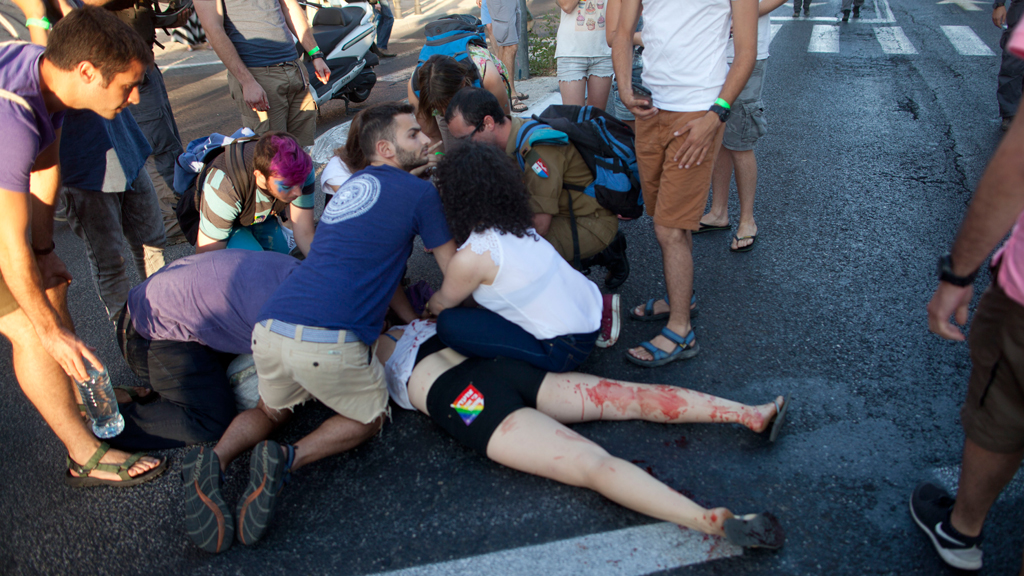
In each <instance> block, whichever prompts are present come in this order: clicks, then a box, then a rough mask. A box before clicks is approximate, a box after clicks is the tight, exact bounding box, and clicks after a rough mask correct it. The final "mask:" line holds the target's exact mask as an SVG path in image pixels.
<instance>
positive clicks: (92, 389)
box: [74, 359, 124, 438]
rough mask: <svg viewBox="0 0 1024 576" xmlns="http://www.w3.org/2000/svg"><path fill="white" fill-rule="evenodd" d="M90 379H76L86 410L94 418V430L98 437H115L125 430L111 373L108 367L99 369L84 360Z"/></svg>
mask: <svg viewBox="0 0 1024 576" xmlns="http://www.w3.org/2000/svg"><path fill="white" fill-rule="evenodd" d="M83 361H84V362H85V368H86V371H87V372H88V373H89V379H88V380H78V379H77V378H76V379H74V380H75V385H77V386H78V393H79V394H81V395H82V404H84V405H85V412H86V414H88V415H89V419H90V420H92V431H93V433H94V434H96V437H97V438H113V437H114V436H117V435H118V434H120V433H121V431H122V430H124V418H123V417H122V416H121V412H120V411H118V409H117V398H116V397H115V396H114V387H113V386H111V385H110V374H108V373H107V369H106V368H104V369H103V370H97V369H96V368H94V367H93V365H92V364H90V363H89V361H88V360H84V359H83Z"/></svg>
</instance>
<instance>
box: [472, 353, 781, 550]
mask: <svg viewBox="0 0 1024 576" xmlns="http://www.w3.org/2000/svg"><path fill="white" fill-rule="evenodd" d="M782 403H783V398H782V397H781V396H780V397H778V398H777V399H776V401H775V402H773V403H769V404H762V405H760V406H747V405H745V404H741V403H738V402H732V401H730V400H725V399H723V398H718V397H716V396H711V395H709V394H703V393H700V392H695V391H693V390H688V389H685V388H677V387H674V386H661V385H650V384H636V383H632V382H621V381H615V380H608V379H605V378H600V377H597V376H590V375H587V374H579V373H566V374H548V376H547V377H546V378H545V379H544V382H543V384H542V385H541V388H540V392H539V394H538V396H537V409H536V410H534V409H531V408H523V409H520V410H517V411H516V412H513V413H512V414H510V415H509V416H508V417H507V418H505V420H504V421H503V422H502V424H501V426H499V427H498V430H496V431H495V433H494V435H493V436H491V439H490V442H489V443H488V445H487V456H488V457H489V458H490V459H492V460H494V461H495V462H498V463H500V464H503V465H505V466H508V467H510V468H515V469H516V470H521V471H523V472H527V473H530V474H535V475H538V476H543V477H545V478H551V479H552V480H556V481H558V482H562V483H565V484H569V485H572V486H580V487H584V488H589V489H591V490H594V491H596V492H598V493H600V494H601V495H603V496H605V497H606V498H608V499H609V500H612V501H613V502H616V503H618V504H620V505H622V506H625V507H626V508H629V509H631V510H635V511H637V512H640V513H642V514H646V515H648V516H651V517H654V518H658V519H661V520H666V521H669V522H674V523H676V524H680V525H682V526H686V527H688V528H693V529H695V530H700V531H701V532H704V533H707V534H714V535H717V536H725V535H726V530H727V528H726V521H727V520H729V519H730V518H734V517H735V515H734V514H733V513H732V512H731V511H730V510H728V509H726V508H713V509H708V508H704V507H702V506H700V505H698V504H697V503H695V502H693V501H692V500H690V499H689V498H687V497H685V496H683V495H682V494H680V493H678V492H676V491H675V490H673V489H672V488H669V487H668V486H666V485H665V484H663V483H661V482H660V481H658V480H657V479H655V478H654V477H652V476H651V475H649V474H647V473H646V472H644V471H643V470H641V469H640V468H638V467H637V466H636V465H634V464H632V463H630V462H627V461H625V460H622V459H621V458H616V457H614V456H612V455H610V454H608V452H607V451H605V450H604V449H603V448H601V447H600V446H598V445H597V444H595V443H593V442H591V441H590V440H587V439H586V438H584V437H583V436H580V435H579V434H577V433H576V432H573V431H572V430H570V429H569V428H567V427H566V426H565V425H564V424H570V423H577V422H587V421H594V420H646V421H649V422H661V423H671V424H680V423H712V422H715V423H734V424H741V425H743V426H745V427H747V428H749V429H750V430H751V431H753V432H762V431H764V430H765V429H766V428H767V427H768V426H769V425H771V423H772V421H773V420H774V417H775V415H776V414H777V412H778V409H779V408H778V407H780V406H782V405H783V404H782ZM744 519H745V520H746V521H745V522H742V523H737V522H733V526H732V528H733V530H740V533H737V532H735V531H734V532H733V533H732V534H731V535H730V536H731V538H730V539H733V537H736V536H737V534H738V535H739V536H740V537H739V538H737V539H738V540H739V542H737V543H740V544H741V545H744V546H765V547H771V548H777V547H779V546H781V544H782V539H783V538H784V535H783V534H782V532H781V528H780V527H778V526H777V525H776V524H774V521H773V520H767V519H766V517H764V516H762V517H759V518H756V519H755V518H754V517H752V516H746V517H744ZM752 522H759V524H758V525H757V526H753V525H751V523H752ZM766 526H768V527H767V528H766Z"/></svg>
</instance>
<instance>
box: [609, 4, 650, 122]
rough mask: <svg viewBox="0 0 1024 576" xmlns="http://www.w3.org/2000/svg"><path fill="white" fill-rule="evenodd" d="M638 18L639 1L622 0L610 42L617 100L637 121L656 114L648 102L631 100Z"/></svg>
mask: <svg viewBox="0 0 1024 576" xmlns="http://www.w3.org/2000/svg"><path fill="white" fill-rule="evenodd" d="M639 17H640V0H622V3H621V6H620V8H619V19H618V23H617V24H616V26H617V28H616V29H615V37H614V38H613V40H612V66H613V67H614V69H615V78H616V82H618V85H619V99H620V100H622V104H623V105H624V106H625V107H626V108H628V109H629V111H630V112H632V113H633V115H634V116H636V117H637V118H638V119H643V118H650V117H651V116H654V115H655V114H657V113H658V109H657V108H654V107H653V106H652V104H653V103H652V102H651V101H650V100H644V99H640V100H638V99H636V98H633V31H634V30H636V21H637V19H638V18H639Z"/></svg>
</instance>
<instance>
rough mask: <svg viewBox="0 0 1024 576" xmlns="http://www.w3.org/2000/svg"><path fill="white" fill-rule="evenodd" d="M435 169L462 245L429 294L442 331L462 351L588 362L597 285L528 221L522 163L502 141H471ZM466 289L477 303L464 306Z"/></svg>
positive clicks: (598, 303) (549, 364)
mask: <svg viewBox="0 0 1024 576" xmlns="http://www.w3.org/2000/svg"><path fill="white" fill-rule="evenodd" d="M434 178H435V183H436V184H437V188H438V191H439V192H440V193H441V202H442V204H443V205H444V211H445V217H446V218H447V220H448V229H449V230H450V231H451V233H452V237H453V238H454V240H455V243H456V244H459V245H461V247H460V248H459V249H458V251H457V252H456V254H455V256H453V257H452V260H451V262H450V263H449V264H448V269H447V270H445V275H444V282H443V283H442V285H441V289H440V290H439V291H438V292H437V293H436V294H434V296H433V297H432V298H431V299H430V302H428V303H427V310H428V311H429V313H431V314H434V315H437V316H438V325H437V332H438V335H439V336H440V337H441V341H443V342H444V343H445V345H447V346H449V347H451V348H452V349H454V350H455V351H456V352H458V353H459V354H462V355H463V356H470V357H482V358H495V357H498V356H505V357H509V358H516V359H520V360H525V361H526V362H529V363H530V364H533V365H534V366H537V367H538V368H541V369H544V370H547V371H550V372H565V371H568V370H573V369H575V368H576V367H577V366H579V365H580V364H582V363H583V361H584V360H586V358H587V356H588V355H589V354H590V351H591V350H592V349H593V348H594V343H595V341H596V340H597V336H598V333H599V329H600V327H601V312H602V307H603V306H602V304H603V300H602V297H601V291H600V290H598V288H597V285H596V284H594V283H593V282H591V281H590V280H588V279H587V278H586V277H585V276H583V275H582V274H580V273H579V272H577V271H576V270H574V269H573V268H572V267H571V266H569V264H568V263H567V262H566V261H565V259H563V258H562V257H561V256H559V254H558V252H557V251H555V249H554V247H552V246H551V244H549V243H548V242H547V240H544V239H543V238H542V237H541V236H540V235H538V234H537V232H536V231H535V230H534V229H533V228H532V225H533V213H532V212H531V210H530V206H529V194H528V192H527V191H526V186H525V185H524V184H523V181H522V174H521V173H520V171H519V167H518V166H516V165H515V164H513V162H512V160H510V159H509V158H508V156H506V155H505V153H504V151H503V150H501V149H499V148H498V147H496V146H491V145H487V144H477V143H474V142H466V143H464V144H461V145H460V146H459V147H458V148H456V149H455V150H454V151H452V152H450V153H448V154H447V155H446V156H445V157H444V158H443V159H442V160H441V162H440V163H439V164H438V165H437V170H436V172H435V174H434ZM470 296H472V297H473V299H474V300H475V301H476V303H477V304H478V305H480V306H481V307H480V308H464V307H458V306H459V305H460V304H461V303H462V302H463V301H465V300H466V299H467V298H469V297H470Z"/></svg>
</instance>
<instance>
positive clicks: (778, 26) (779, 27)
mask: <svg viewBox="0 0 1024 576" xmlns="http://www.w3.org/2000/svg"><path fill="white" fill-rule="evenodd" d="M779 30H782V24H772V36H771V38H769V39H768V44H769V45H771V43H772V40H775V35H776V34H778V33H779Z"/></svg>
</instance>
